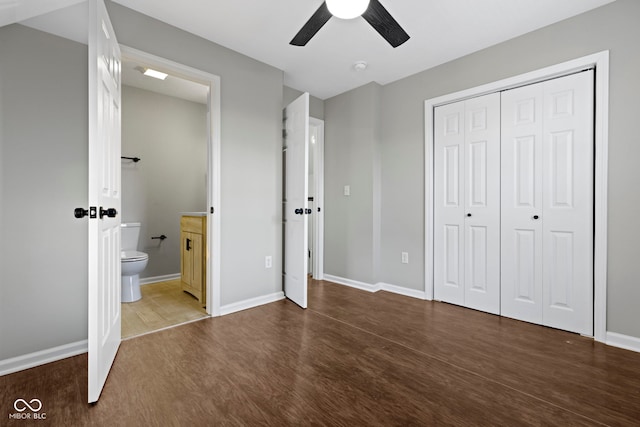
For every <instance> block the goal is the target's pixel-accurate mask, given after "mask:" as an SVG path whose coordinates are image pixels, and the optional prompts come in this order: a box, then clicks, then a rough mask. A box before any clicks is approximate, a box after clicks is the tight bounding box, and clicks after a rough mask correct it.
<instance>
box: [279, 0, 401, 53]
mask: <svg viewBox="0 0 640 427" xmlns="http://www.w3.org/2000/svg"><path fill="white" fill-rule="evenodd" d="M332 16H335V17H337V18H341V19H353V18H357V17H358V16H362V17H363V18H364V19H365V21H367V22H368V23H369V24H370V25H371V26H372V27H373V28H374V29H375V30H376V31H377V32H378V33H380V35H381V36H382V37H384V39H385V40H386V41H388V42H389V44H390V45H391V46H393V47H398V46H400V45H401V44H402V43H404V42H406V41H407V40H409V35H408V34H407V33H406V32H405V31H404V30H403V29H402V27H401V26H400V24H398V22H397V21H396V20H395V19H393V16H391V14H390V13H389V12H387V9H385V8H384V6H382V5H381V4H380V2H379V1H378V0H326V1H324V2H322V4H321V5H320V7H319V8H318V10H316V11H315V13H314V14H313V15H312V16H311V18H310V19H309V20H308V21H307V23H306V24H304V26H303V27H302V29H300V31H298V34H296V36H295V37H294V38H293V40H291V41H290V42H289V44H291V45H294V46H304V45H306V44H307V43H308V42H309V40H311V38H312V37H313V36H314V35H315V34H316V33H317V32H318V31H319V30H320V28H322V26H323V25H324V24H326V23H327V21H328V20H329V18H331V17H332Z"/></svg>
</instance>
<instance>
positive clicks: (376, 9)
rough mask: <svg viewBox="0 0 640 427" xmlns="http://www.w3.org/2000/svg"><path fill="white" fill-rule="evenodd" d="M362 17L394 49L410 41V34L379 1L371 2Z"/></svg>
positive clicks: (372, 0) (371, 0)
mask: <svg viewBox="0 0 640 427" xmlns="http://www.w3.org/2000/svg"><path fill="white" fill-rule="evenodd" d="M362 17H363V18H364V19H365V20H366V21H367V22H368V23H369V24H370V25H371V26H372V27H373V28H374V29H375V30H376V31H377V32H378V33H380V35H381V36H382V37H384V39H385V40H386V41H388V42H389V44H390V45H391V46H393V47H398V46H400V45H401V44H402V43H404V42H406V41H407V40H409V34H407V33H406V32H405V31H404V30H403V29H402V27H401V26H400V24H398V22H397V21H396V20H395V19H393V16H391V14H390V13H389V12H387V9H385V8H384V6H383V5H381V4H380V2H379V1H378V0H370V2H369V7H368V8H367V10H366V11H365V12H364V13H363V14H362Z"/></svg>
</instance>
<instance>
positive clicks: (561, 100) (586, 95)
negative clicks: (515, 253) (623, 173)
mask: <svg viewBox="0 0 640 427" xmlns="http://www.w3.org/2000/svg"><path fill="white" fill-rule="evenodd" d="M593 105H594V95H593V70H589V71H585V72H582V73H578V74H573V75H570V76H567V77H563V78H560V79H554V80H549V81H547V82H545V83H544V105H543V111H544V127H543V148H542V153H543V164H544V168H545V173H544V174H543V177H542V188H543V197H542V216H541V218H540V219H541V220H542V244H543V254H544V255H543V261H542V265H543V271H542V294H543V308H542V318H543V321H544V324H545V325H547V326H552V327H554V328H560V329H564V330H567V331H572V332H577V333H580V334H583V335H593V201H594V198H593V185H594V172H593V164H594V163H593V162H594V139H593V111H594V109H593Z"/></svg>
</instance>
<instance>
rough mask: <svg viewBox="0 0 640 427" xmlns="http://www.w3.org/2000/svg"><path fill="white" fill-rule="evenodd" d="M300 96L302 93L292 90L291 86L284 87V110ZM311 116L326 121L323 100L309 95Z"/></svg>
mask: <svg viewBox="0 0 640 427" xmlns="http://www.w3.org/2000/svg"><path fill="white" fill-rule="evenodd" d="M300 95H302V92H301V91H299V90H296V89H293V88H290V87H289V86H283V87H282V97H283V99H282V108H285V107H286V106H287V105H289V104H290V103H291V101H293V100H295V99H296V98H297V97H299V96H300ZM309 116H311V117H315V118H316V119H320V120H324V101H323V100H322V99H320V98H316V97H315V96H311V95H309Z"/></svg>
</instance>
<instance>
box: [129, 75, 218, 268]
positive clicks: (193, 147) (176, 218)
mask: <svg viewBox="0 0 640 427" xmlns="http://www.w3.org/2000/svg"><path fill="white" fill-rule="evenodd" d="M122 155H123V156H128V157H135V156H137V157H140V158H141V159H142V160H141V161H140V162H137V163H134V162H132V161H122V163H121V164H122V222H141V223H142V227H141V230H140V239H139V242H138V250H141V251H144V252H146V253H148V254H149V263H148V264H147V268H146V269H145V270H144V271H143V272H142V273H141V275H140V277H143V278H144V277H157V276H163V275H167V274H177V273H180V212H204V211H206V209H207V106H206V105H205V104H198V103H195V102H191V101H186V100H184V99H178V98H174V97H171V96H166V95H160V94H158V93H155V92H150V91H147V90H144V89H139V88H135V87H131V86H122ZM161 234H164V235H166V236H167V239H166V240H164V241H160V240H151V237H152V236H159V235H161Z"/></svg>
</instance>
